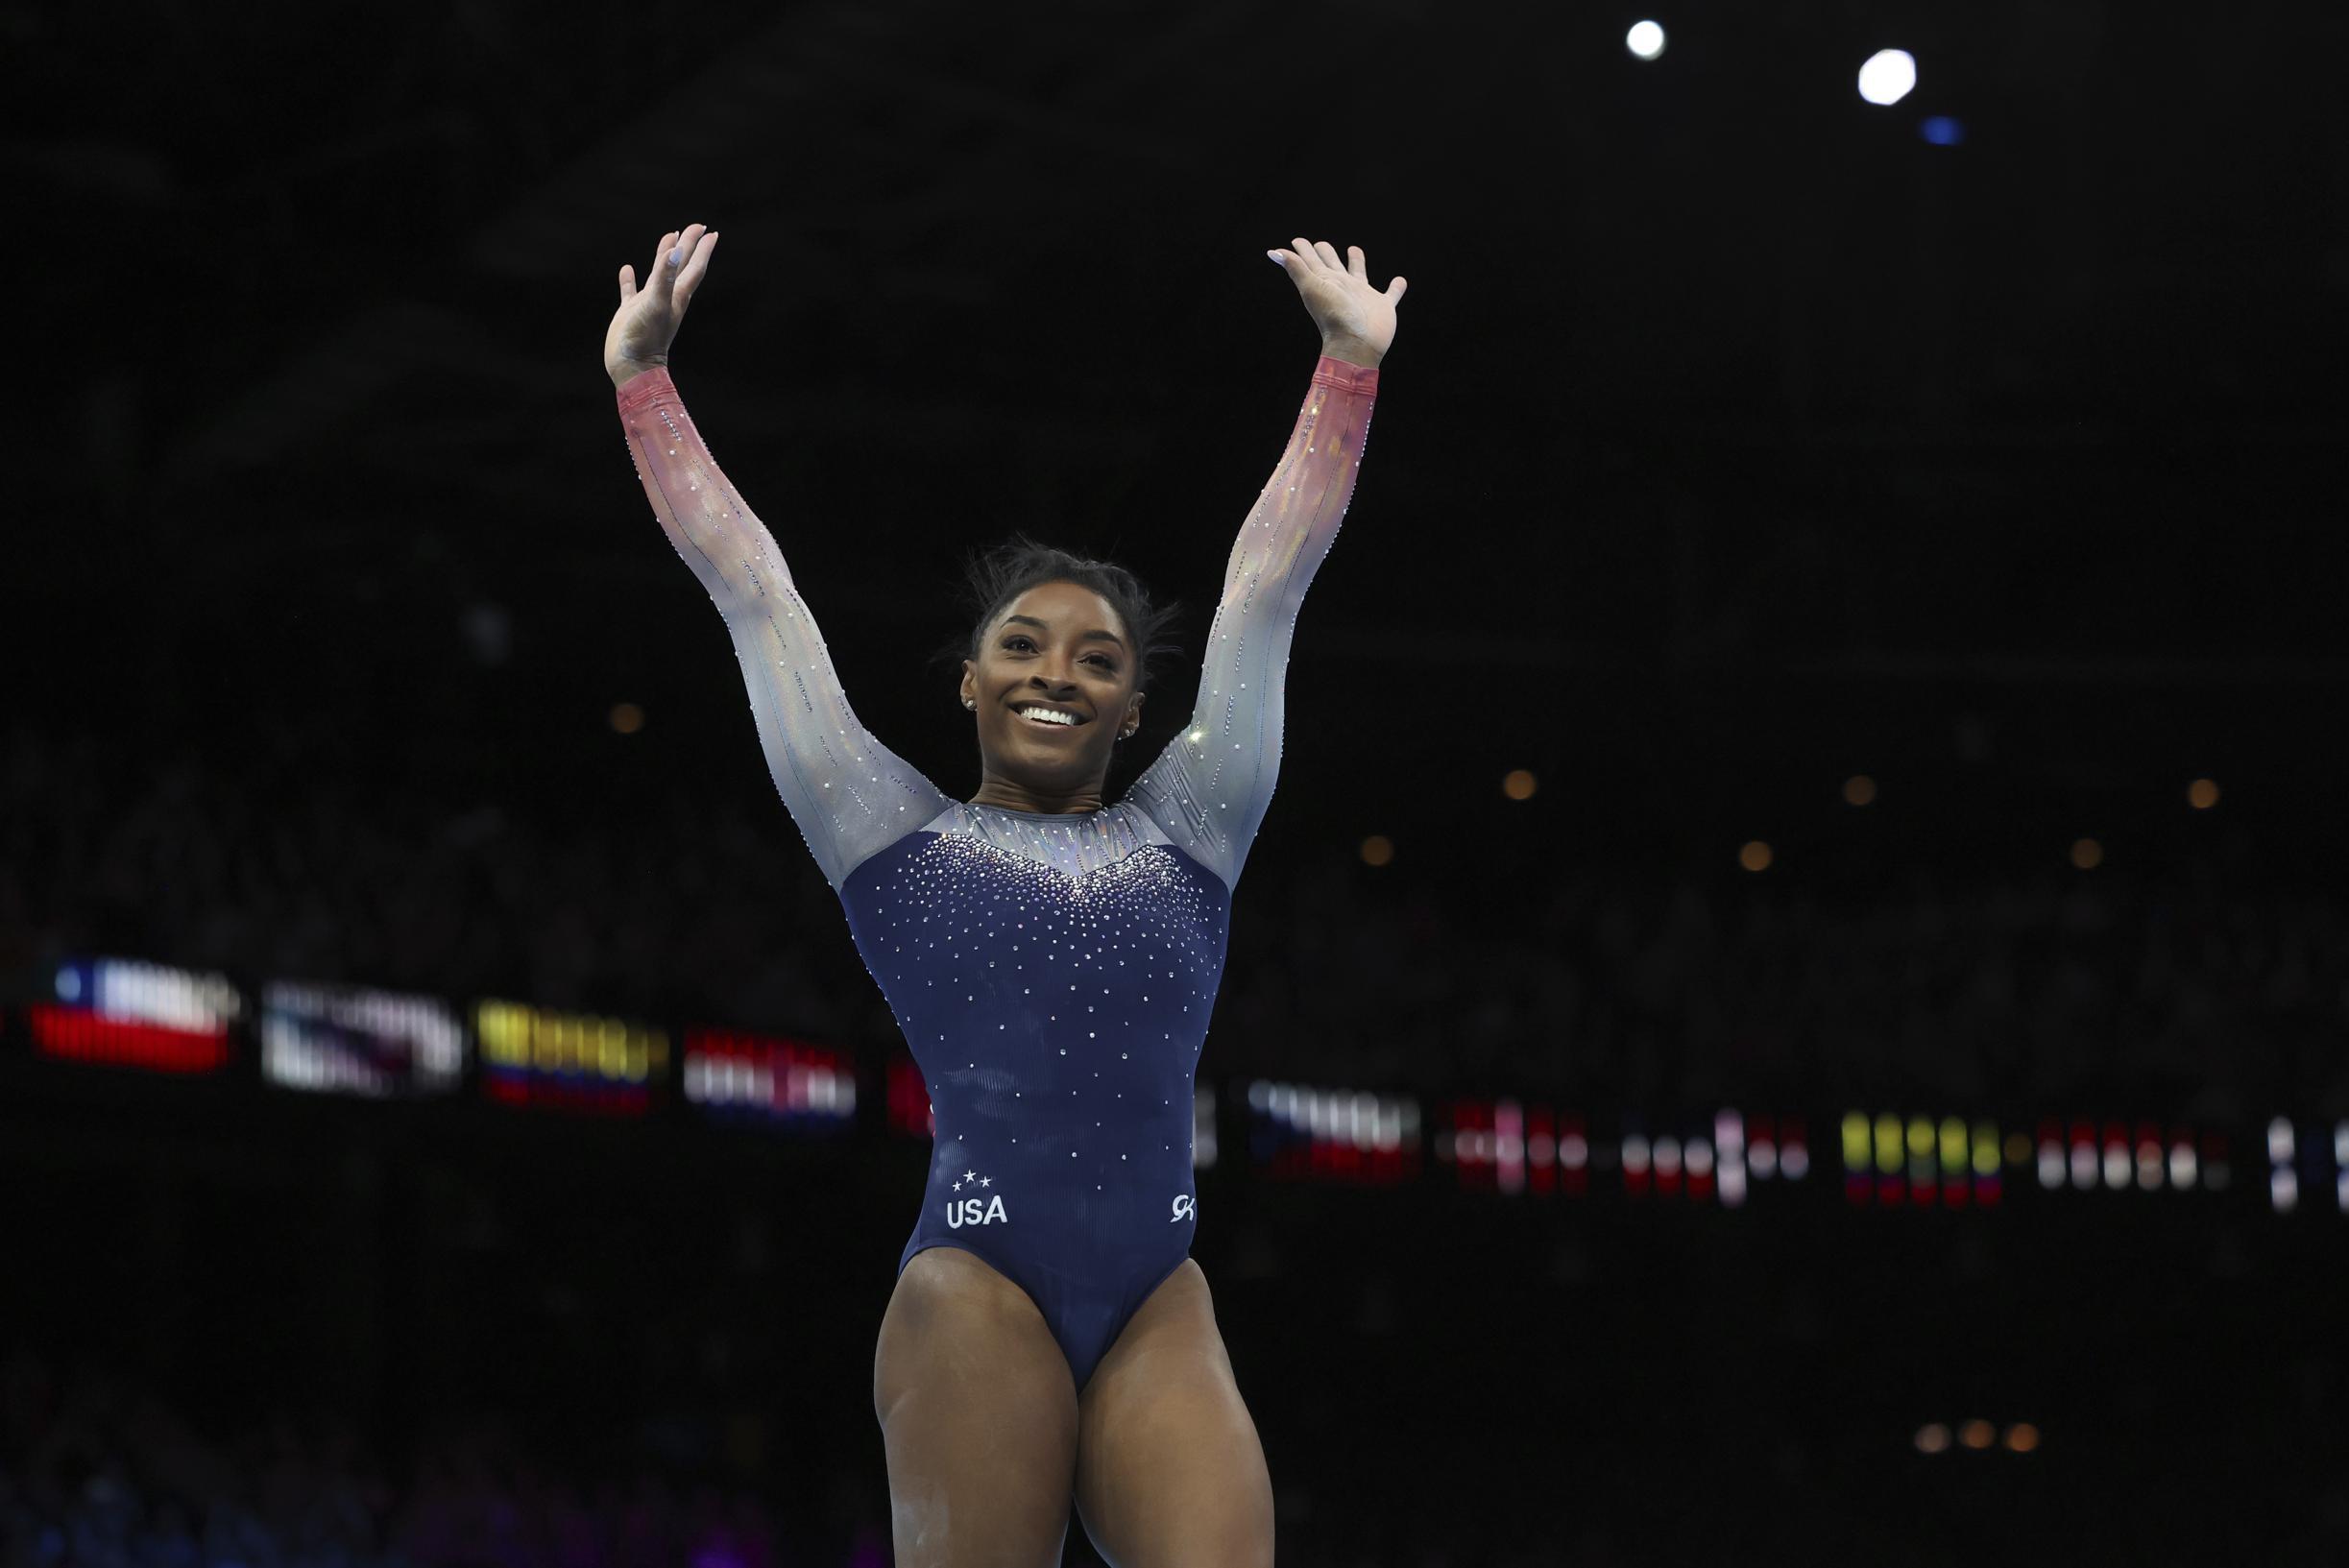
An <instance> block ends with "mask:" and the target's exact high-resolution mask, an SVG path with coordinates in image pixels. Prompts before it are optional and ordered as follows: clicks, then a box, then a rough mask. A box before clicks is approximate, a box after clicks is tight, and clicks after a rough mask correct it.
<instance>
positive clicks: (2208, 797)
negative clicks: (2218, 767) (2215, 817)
mask: <svg viewBox="0 0 2349 1568" xmlns="http://www.w3.org/2000/svg"><path fill="white" fill-rule="evenodd" d="M2186 804H2187V805H2189V806H2191V807H2192V808H2194V809H2195V810H2197V811H2207V810H2209V809H2210V808H2212V807H2214V806H2216V805H2217V804H2218V784H2217V783H2216V781H2215V780H2211V779H2196V780H2195V781H2194V782H2193V783H2192V784H2188V785H2187V786H2186Z"/></svg>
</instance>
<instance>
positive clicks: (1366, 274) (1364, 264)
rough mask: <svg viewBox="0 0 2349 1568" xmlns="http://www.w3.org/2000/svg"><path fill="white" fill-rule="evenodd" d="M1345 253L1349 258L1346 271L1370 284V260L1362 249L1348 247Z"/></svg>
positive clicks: (1354, 246) (1355, 246) (1352, 246)
mask: <svg viewBox="0 0 2349 1568" xmlns="http://www.w3.org/2000/svg"><path fill="white" fill-rule="evenodd" d="M1345 253H1346V258H1347V259H1346V263H1345V270H1346V271H1347V272H1350V273H1352V274H1353V275H1354V276H1355V277H1359V278H1361V279H1362V280H1363V281H1364V282H1366V283H1368V281H1369V280H1370V258H1369V257H1368V256H1366V255H1364V254H1363V253H1362V247H1361V246H1359V245H1349V246H1347V247H1346V248H1345Z"/></svg>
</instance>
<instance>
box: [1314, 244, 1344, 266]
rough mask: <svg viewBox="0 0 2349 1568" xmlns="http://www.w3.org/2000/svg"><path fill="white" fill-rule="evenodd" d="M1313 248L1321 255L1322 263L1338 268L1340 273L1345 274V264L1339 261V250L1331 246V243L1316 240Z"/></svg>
mask: <svg viewBox="0 0 2349 1568" xmlns="http://www.w3.org/2000/svg"><path fill="white" fill-rule="evenodd" d="M1313 248H1314V249H1315V250H1316V251H1318V252H1320V254H1321V259H1322V261H1324V262H1325V263H1327V264H1328V265H1330V266H1332V267H1335V268H1337V269H1338V270H1339V271H1340V272H1344V270H1345V263H1344V262H1343V261H1340V260H1339V259H1338V248H1337V247H1336V246H1334V245H1332V244H1330V242H1329V241H1327V240H1325V239H1324V240H1316V241H1314V243H1313Z"/></svg>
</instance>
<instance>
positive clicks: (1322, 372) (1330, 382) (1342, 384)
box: [628, 354, 1378, 398]
mask: <svg viewBox="0 0 2349 1568" xmlns="http://www.w3.org/2000/svg"><path fill="white" fill-rule="evenodd" d="M628 384H629V385H630V386H634V385H636V383H635V382H634V381H631V382H629V383H628ZM1313 384H1314V385H1315V386H1318V387H1328V388H1330V389H1331V390H1333V391H1336V392H1359V393H1361V394H1362V395H1363V396H1364V397H1366V398H1375V397H1377V396H1378V367H1377V366H1375V365H1356V364H1351V363H1349V362H1347V361H1346V360H1343V359H1332V358H1330V357H1329V355H1327V354H1323V355H1322V356H1321V357H1320V361H1319V362H1318V363H1316V364H1315V366H1314V367H1313Z"/></svg>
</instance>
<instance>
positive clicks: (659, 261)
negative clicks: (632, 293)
mask: <svg viewBox="0 0 2349 1568" xmlns="http://www.w3.org/2000/svg"><path fill="white" fill-rule="evenodd" d="M676 243H677V233H676V230H674V229H671V230H670V231H669V232H667V233H666V234H664V235H662V236H661V243H660V244H658V245H656V246H654V247H653V252H652V265H651V266H649V267H647V268H645V269H644V286H645V287H646V288H651V287H652V286H653V284H655V283H656V282H658V281H660V277H661V270H662V269H663V268H664V267H666V265H667V264H668V253H669V248H670V247H671V246H673V245H675V244H676Z"/></svg>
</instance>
